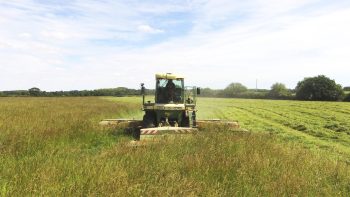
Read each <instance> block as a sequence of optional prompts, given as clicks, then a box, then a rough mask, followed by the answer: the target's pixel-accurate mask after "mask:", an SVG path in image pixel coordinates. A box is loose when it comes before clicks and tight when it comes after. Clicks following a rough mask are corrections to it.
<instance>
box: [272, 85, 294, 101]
mask: <svg viewBox="0 0 350 197" xmlns="http://www.w3.org/2000/svg"><path fill="white" fill-rule="evenodd" d="M267 97H268V98H271V99H291V98H292V93H291V92H290V91H289V90H288V89H287V88H286V86H285V85H284V84H283V83H275V84H273V85H272V86H271V90H270V91H269V93H268V94H267Z"/></svg>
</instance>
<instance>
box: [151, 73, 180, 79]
mask: <svg viewBox="0 0 350 197" xmlns="http://www.w3.org/2000/svg"><path fill="white" fill-rule="evenodd" d="M183 78H184V77H183V76H180V75H175V74H172V73H165V74H164V73H158V74H156V79H183Z"/></svg>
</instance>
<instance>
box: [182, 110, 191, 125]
mask: <svg viewBox="0 0 350 197" xmlns="http://www.w3.org/2000/svg"><path fill="white" fill-rule="evenodd" d="M181 126H182V127H189V126H190V117H186V114H185V113H184V114H183V115H182V121H181Z"/></svg>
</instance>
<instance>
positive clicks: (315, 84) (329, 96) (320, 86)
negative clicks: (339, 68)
mask: <svg viewBox="0 0 350 197" xmlns="http://www.w3.org/2000/svg"><path fill="white" fill-rule="evenodd" d="M343 94H344V92H343V89H342V87H341V85H339V84H336V83H335V81H334V80H331V79H329V78H328V77H326V76H324V75H319V76H317V77H310V78H305V79H304V80H302V81H300V82H298V85H297V87H296V98H297V99H299V100H312V101H337V100H340V99H341V97H342V96H343Z"/></svg>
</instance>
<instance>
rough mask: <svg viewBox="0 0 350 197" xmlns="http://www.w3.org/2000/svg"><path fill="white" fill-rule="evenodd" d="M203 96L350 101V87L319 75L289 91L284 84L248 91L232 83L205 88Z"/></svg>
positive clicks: (301, 82) (239, 84) (300, 82)
mask: <svg viewBox="0 0 350 197" xmlns="http://www.w3.org/2000/svg"><path fill="white" fill-rule="evenodd" d="M202 96H205V97H226V98H250V99H284V100H306V101H350V87H344V88H342V86H341V85H339V84H337V83H336V82H335V81H334V80H332V79H330V78H328V77H326V76H324V75H319V76H316V77H307V78H304V79H303V80H302V81H299V82H298V84H297V86H296V87H295V88H294V89H288V88H286V86H285V85H284V84H283V83H275V84H273V85H272V86H271V89H270V90H265V89H259V90H255V89H248V88H247V87H246V86H244V85H242V84H241V83H231V84H229V85H228V86H227V87H226V88H225V89H222V90H213V89H210V88H204V89H203V90H202Z"/></svg>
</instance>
